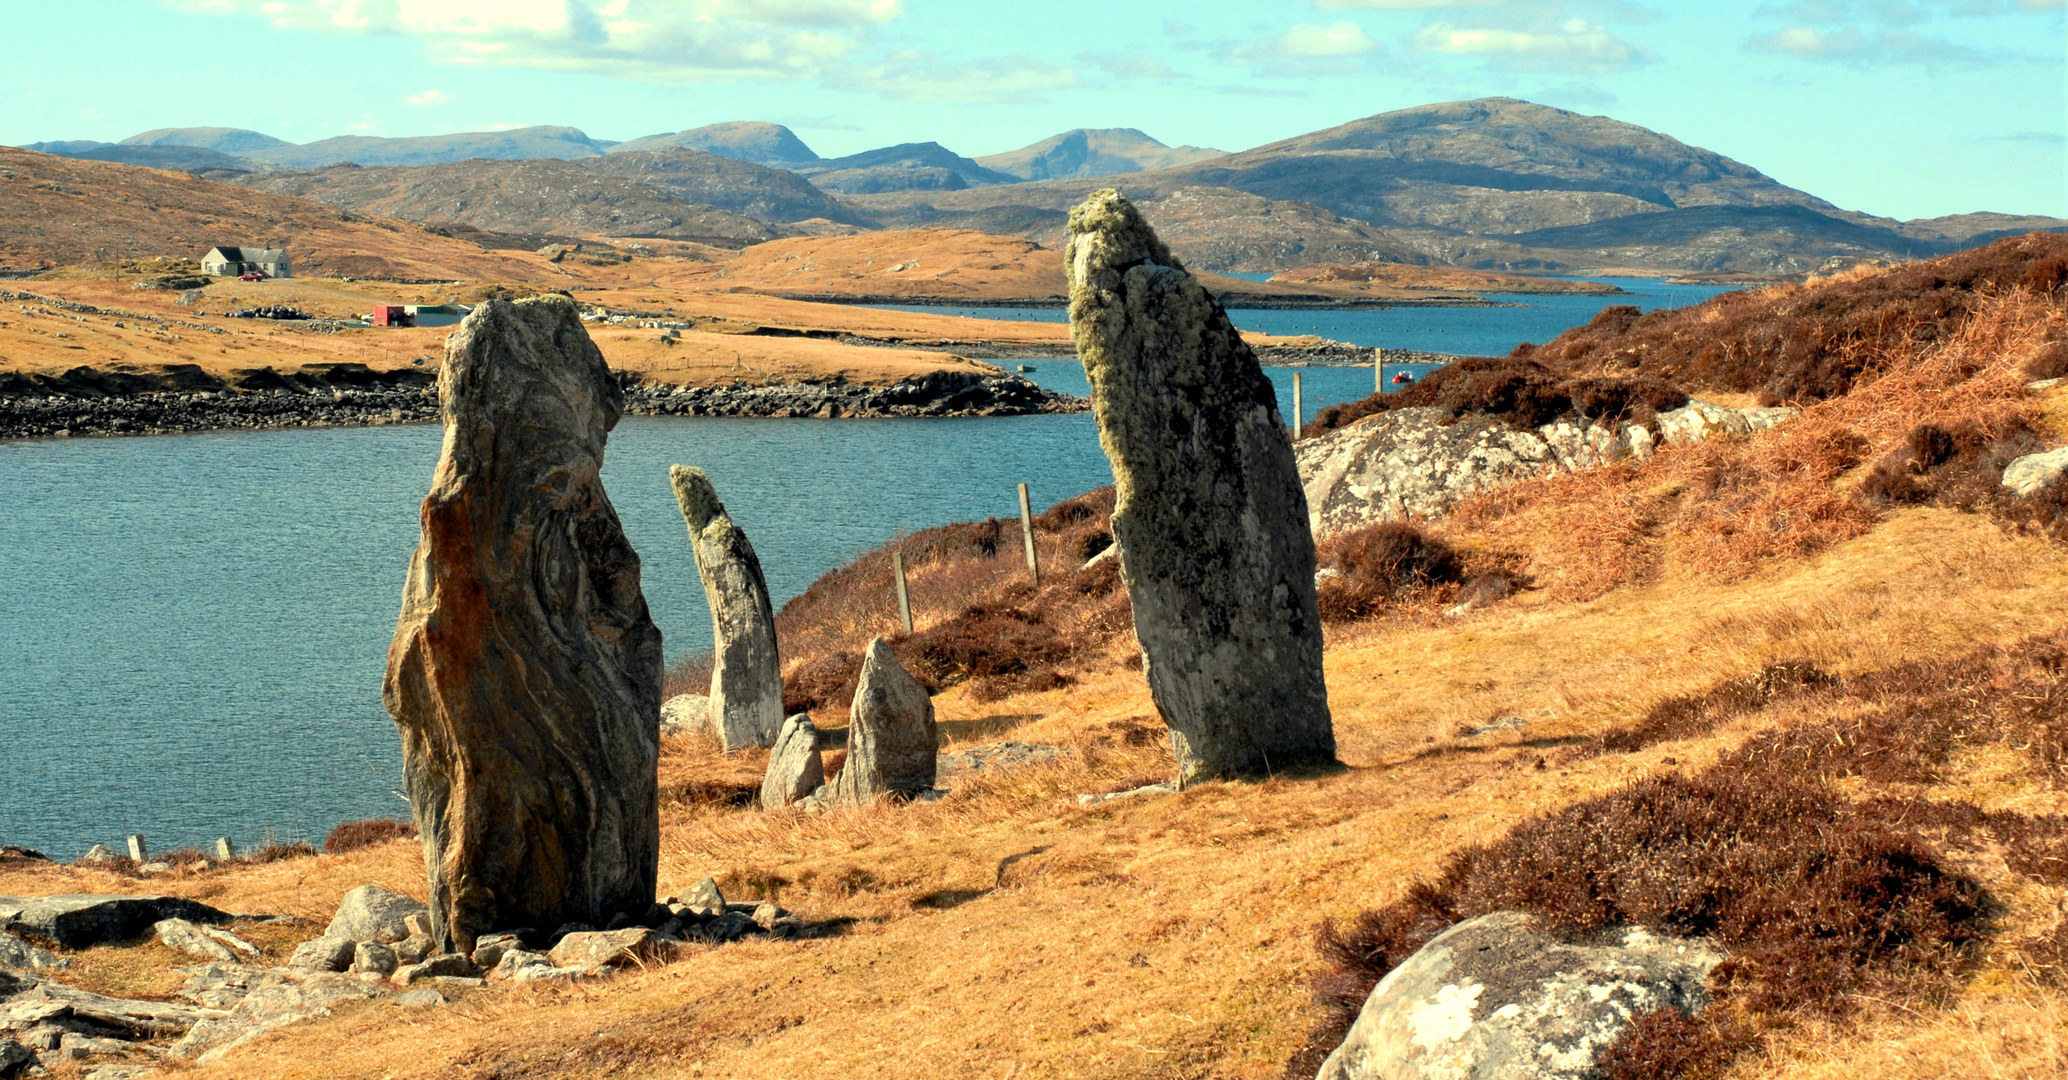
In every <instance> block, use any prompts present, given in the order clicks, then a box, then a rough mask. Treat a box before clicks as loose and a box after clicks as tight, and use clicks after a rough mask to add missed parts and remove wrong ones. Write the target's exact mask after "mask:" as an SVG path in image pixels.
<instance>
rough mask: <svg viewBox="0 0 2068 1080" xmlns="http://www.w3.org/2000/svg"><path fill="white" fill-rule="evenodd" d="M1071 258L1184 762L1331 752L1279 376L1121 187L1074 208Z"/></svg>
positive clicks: (1256, 767)
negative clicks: (1263, 364)
mask: <svg viewBox="0 0 2068 1080" xmlns="http://www.w3.org/2000/svg"><path fill="white" fill-rule="evenodd" d="M1064 266H1065V269H1066V270H1067V272H1068V275H1069V283H1070V333H1071V336H1072V338H1073V339H1074V340H1075V342H1076V344H1077V355H1078V358H1079V359H1080V360H1082V361H1083V363H1084V371H1085V375H1086V377H1087V378H1088V379H1089V380H1090V382H1091V388H1092V412H1093V414H1094V415H1095V416H1096V417H1097V418H1098V424H1099V442H1100V445H1101V446H1103V447H1104V449H1105V451H1106V457H1107V458H1108V459H1109V460H1110V461H1111V462H1112V465H1113V479H1114V484H1115V487H1116V489H1117V491H1116V501H1115V506H1114V511H1113V537H1114V540H1115V542H1116V543H1117V545H1118V546H1119V548H1120V550H1121V554H1120V576H1121V580H1122V581H1123V582H1124V583H1125V584H1126V585H1127V591H1128V598H1129V600H1130V601H1131V602H1132V604H1133V610H1134V623H1135V636H1136V637H1137V638H1138V639H1139V640H1140V641H1141V645H1142V657H1143V660H1144V669H1145V674H1146V675H1147V677H1148V682H1149V693H1150V697H1151V698H1152V699H1153V700H1154V701H1155V702H1156V707H1157V710H1158V711H1159V712H1160V713H1162V715H1163V719H1164V721H1165V722H1166V723H1167V724H1169V725H1170V728H1171V733H1172V735H1171V742H1172V748H1173V749H1174V750H1175V752H1176V754H1177V758H1178V767H1179V779H1180V780H1181V781H1182V782H1186V783H1190V782H1192V781H1194V780H1200V779H1206V778H1210V777H1216V776H1231V775H1258V776H1261V775H1264V774H1267V773H1270V772H1272V771H1274V770H1281V769H1286V768H1292V767H1297V766H1301V765H1317V764H1324V763H1329V762H1333V761H1334V760H1335V752H1336V744H1335V729H1334V725H1333V722H1332V720H1331V718H1330V715H1329V708H1328V687H1327V685H1326V683H1325V682H1324V681H1323V679H1322V670H1321V644H1322V641H1321V617H1320V612H1319V610H1318V608H1317V606H1316V600H1315V592H1314V538H1313V535H1312V533H1311V532H1310V531H1309V527H1308V520H1307V497H1306V495H1305V493H1304V492H1303V490H1302V489H1301V487H1300V476H1299V470H1298V468H1297V466H1296V464H1295V461H1294V457H1293V449H1292V441H1291V439H1290V438H1289V436H1288V433H1287V432H1286V429H1285V423H1284V421H1283V420H1282V419H1281V418H1280V417H1279V415H1278V406H1277V394H1276V392H1275V391H1274V390H1273V389H1272V387H1271V383H1270V381H1269V380H1268V379H1266V378H1265V377H1264V374H1263V371H1262V369H1261V368H1259V367H1258V365H1257V359H1256V356H1255V355H1254V354H1253V353H1252V352H1251V351H1250V348H1249V346H1248V345H1246V344H1244V343H1243V341H1242V336H1241V335H1240V334H1239V333H1237V332H1236V330H1235V328H1234V326H1233V325H1231V324H1230V323H1229V322H1228V316H1227V314H1226V313H1225V312H1223V311H1222V310H1221V306H1220V305H1219V304H1218V303H1216V302H1215V301H1214V299H1213V297H1212V296H1211V295H1209V294H1208V293H1207V291H1206V290H1205V289H1204V288H1203V287H1201V286H1200V284H1199V282H1198V281H1197V280H1196V279H1194V278H1193V277H1192V275H1191V274H1189V273H1187V272H1186V270H1185V268H1184V267H1183V266H1182V265H1180V264H1179V263H1178V261H1177V260H1176V259H1174V258H1172V257H1171V254H1170V250H1169V249H1168V248H1166V247H1165V246H1164V244H1163V242H1162V241H1160V240H1158V239H1157V238H1156V234H1155V233H1154V232H1153V231H1152V230H1151V229H1150V228H1149V225H1148V223H1147V222H1145V221H1144V220H1143V219H1142V216H1141V214H1140V213H1139V212H1137V211H1136V210H1135V208H1134V206H1133V205H1131V204H1130V203H1129V202H1128V201H1127V200H1126V199H1125V198H1122V197H1121V195H1120V193H1119V192H1117V191H1114V190H1112V189H1110V188H1108V189H1105V190H1102V191H1098V192H1094V193H1093V194H1092V195H1091V197H1090V198H1089V199H1087V200H1085V201H1084V202H1083V203H1082V204H1080V205H1078V206H1077V207H1075V208H1073V209H1072V210H1071V211H1070V242H1069V247H1068V250H1067V251H1066V253H1065V255H1064Z"/></svg>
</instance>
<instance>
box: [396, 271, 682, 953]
mask: <svg viewBox="0 0 2068 1080" xmlns="http://www.w3.org/2000/svg"><path fill="white" fill-rule="evenodd" d="M439 394H440V398H441V400H442V402H443V405H442V410H443V413H444V418H445V446H444V451H443V453H442V454H441V456H440V459H439V463H438V470H437V473H436V475H435V477H434V479H433V481H432V488H431V493H430V495H429V496H428V497H427V498H426V499H425V500H424V505H423V513H422V520H423V539H422V541H421V542H420V543H419V545H418V547H417V551H416V555H415V557H414V558H413V559H412V560H411V563H410V568H409V580H408V584H407V587H406V589H405V591H404V595H403V604H402V615H401V618H400V619H399V620H398V623H397V625H396V629H395V639H394V642H393V644H392V645H391V646H390V648H389V652H388V673H387V679H386V681H385V683H384V685H383V687H382V699H383V701H384V702H385V703H386V705H387V707H388V713H389V715H390V716H392V717H394V718H395V722H396V725H397V727H399V728H400V729H401V732H402V743H403V761H404V783H405V787H406V789H407V791H408V793H409V797H410V803H411V806H412V807H413V808H414V811H415V816H416V823H417V827H418V829H420V830H421V832H422V835H423V842H424V860H425V864H426V866H427V868H428V870H429V872H430V880H431V905H430V907H431V917H432V923H433V929H434V936H435V937H436V938H437V939H438V943H439V946H440V947H441V948H444V949H457V950H461V951H469V950H471V949H472V946H473V942H474V939H475V938H476V937H478V936H479V935H481V934H485V933H489V932H491V931H493V930H495V929H497V928H499V927H510V926H557V925H559V924H560V923H562V922H566V921H569V920H575V919H580V920H585V921H589V922H593V923H605V922H608V921H609V920H610V917H611V916H612V915H615V914H618V913H620V912H635V913H643V912H645V911H646V909H647V907H648V906H649V905H651V904H652V903H653V897H654V880H655V876H656V871H657V865H658V860H659V850H660V816H659V802H658V792H657V777H656V767H657V762H658V758H659V749H660V736H659V727H660V706H661V701H660V685H661V635H660V631H659V630H658V629H656V628H655V627H654V624H653V620H652V619H651V618H649V617H648V615H647V608H646V599H645V597H644V596H643V595H642V593H641V592H640V588H639V556H638V554H637V553H636V552H634V551H633V550H632V546H631V544H630V542H628V541H627V540H626V539H625V534H624V530H623V528H622V527H621V526H620V524H619V522H618V516H617V511H616V510H615V509H614V508H613V507H612V506H611V503H610V499H609V497H608V496H607V495H606V494H605V493H604V490H603V483H602V479H601V476H600V470H601V468H602V465H603V450H604V442H605V439H606V437H607V436H608V434H609V432H610V429H611V428H612V427H614V426H616V424H617V421H618V417H619V415H620V412H621V411H622V407H623V401H622V396H621V395H620V393H619V390H618V385H617V382H616V380H615V379H614V378H612V376H611V374H610V371H609V369H608V368H607V367H606V366H605V364H604V361H603V354H602V353H601V352H599V351H598V350H597V348H596V345H595V343H593V342H592V341H590V340H589V336H588V334H587V332H586V331H584V330H583V329H582V324H581V319H580V317H579V315H578V314H577V313H576V311H575V307H574V304H573V303H572V302H571V301H568V300H566V299H564V298H560V297H539V298H535V299H531V300H524V301H519V302H517V303H514V304H512V303H508V302H505V301H490V302H488V303H485V304H482V305H481V306H479V307H477V308H475V309H474V312H473V314H471V315H469V316H467V319H466V321H465V322H463V323H461V324H460V327H459V329H458V330H456V331H454V333H453V334H452V336H451V337H450V338H448V339H447V342H446V359H445V365H444V367H443V369H442V370H441V372H440V376H439Z"/></svg>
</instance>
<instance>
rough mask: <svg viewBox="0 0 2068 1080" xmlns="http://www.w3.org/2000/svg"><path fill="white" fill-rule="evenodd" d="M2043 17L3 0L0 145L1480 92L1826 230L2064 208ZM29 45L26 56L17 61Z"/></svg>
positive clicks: (2043, 11) (2060, 69)
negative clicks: (1789, 197) (1765, 184)
mask: <svg viewBox="0 0 2068 1080" xmlns="http://www.w3.org/2000/svg"><path fill="white" fill-rule="evenodd" d="M2063 3H2064V0H1713V2H1670V3H1669V2H1653V3H1642V2H1637V0H1245V2H1215V0H1189V2H1183V3H1166V2H1160V0H1131V2H1127V3H1116V2H1114V0H1043V2H1041V3H1032V4H1029V3H1019V2H1015V0H0V7H4V9H5V10H6V11H7V13H8V15H9V19H8V21H7V26H8V29H9V31H10V33H11V34H12V35H13V36H14V37H15V40H16V42H17V47H16V48H14V49H11V50H9V52H10V56H9V63H8V65H7V70H6V74H5V75H4V76H0V144H9V145H19V144H23V143H29V142H36V141H42V140H55V139H99V140H104V141H110V142H112V141H116V140H120V139H122V138H125V137H127V136H129V135H133V134H136V133H138V132H141V131H145V130H149V129H152V128H160V127H185V126H224V127H241V128H251V129H254V130H258V131H263V132H266V133H267V134H270V135H274V136H278V137H280V138H283V139H288V140H291V141H294V142H309V141H313V140H316V139H321V138H327V137H330V136H333V135H346V134H358V135H424V134H438V133H444V132H452V131H478V130H486V129H493V128H505V127H520V126H526V125H531V124H564V125H569V126H573V127H578V128H581V129H582V130H583V131H585V132H587V133H588V134H589V135H591V136H593V137H596V138H605V139H619V140H622V139H630V138H636V137H638V136H641V135H650V134H656V133H660V132H670V131H680V130H684V129H688V128H693V127H699V126H702V125H704V124H709V123H715V122H719V121H726V120H766V121H772V122H775V123H780V124H785V125H788V126H789V127H790V128H792V129H793V130H795V131H796V132H797V134H798V135H799V137H801V138H803V139H804V141H805V142H806V143H808V144H809V145H810V146H811V147H812V148H813V149H814V150H817V151H818V152H819V153H820V154H822V155H825V156H829V157H831V156H838V155H842V154H849V153H854V152H857V151H860V150H866V149H870V148H872V147H877V146H884V145H889V144H892V143H900V142H925V141H934V142H939V143H941V144H942V145H944V146H947V147H948V148H950V149H952V150H954V151H956V152H958V153H962V154H966V155H970V156H979V155H983V154H990V153H998V152H1001V151H1005V150H1011V149H1015V148H1017V147H1020V146H1023V145H1026V144H1028V143H1031V142H1035V141H1037V140H1039V139H1042V138H1046V137H1047V136H1050V135H1053V134H1056V133H1058V132H1061V131H1067V130H1069V129H1072V128H1078V127H1092V128H1100V127H1131V128H1138V129H1140V130H1142V131H1145V132H1147V133H1148V134H1150V135H1152V136H1154V137H1155V138H1158V139H1160V140H1162V141H1164V142H1166V143H1170V144H1173V145H1177V144H1191V145H1196V146H1210V147H1215V148H1218V149H1222V150H1243V149H1247V148H1249V147H1252V146H1257V145H1261V144H1264V143H1268V142H1272V141H1275V140H1278V139H1282V138H1287V137H1290V136H1294V135H1299V134H1303V133H1305V132H1309V131H1315V130H1319V129H1322V128H1327V127H1331V126H1334V125H1336V124H1340V123H1344V122H1346V121H1350V120H1354V119H1358V118H1360V117H1364V116H1370V115H1373V114H1375V113H1381V112H1387V111H1390V110H1393V109H1401V108H1408V107H1411V106H1415V105H1422V104H1428V103H1431V102H1437V101H1454V100H1462V99H1467V98H1476V97H1487V96H1497V95H1498V96H1509V97H1520V98H1526V99H1528V100H1531V101H1537V102H1541V103H1544V104H1547V105H1554V106H1557V107H1560V108H1565V109H1571V110H1573V111H1576V112H1582V113H1588V114H1592V115H1602V116H1608V117H1613V118H1615V119H1617V120H1622V121H1626V122H1629V123H1633V124H1638V125H1641V126H1643V127H1647V128H1651V129H1653V130H1655V131H1659V132H1662V133H1664V134H1667V135H1670V136H1672V137H1674V138H1676V139H1679V140H1680V141H1682V142H1684V143H1688V144H1691V145H1695V146H1700V147H1703V148H1705V149H1709V150H1713V151H1716V152H1718V153H1721V154H1724V155H1726V156H1728V157H1732V158H1735V159H1737V160H1738V161H1741V162H1744V163H1745V164H1748V165H1751V166H1752V167H1754V168H1757V169H1759V170H1761V171H1762V172H1765V173H1766V174H1767V175H1769V176H1772V177H1774V178H1775V179H1777V180H1779V181H1781V182H1782V183H1785V184H1788V185H1791V186H1793V187H1797V188H1801V189H1803V190H1806V191H1809V192H1811V193H1812V194H1815V195H1818V196H1821V197H1823V198H1826V199H1829V200H1830V201H1832V202H1834V203H1836V204H1838V205H1839V206H1842V207H1845V208H1847V209H1851V210H1860V211H1865V212H1867V213H1872V214H1880V215H1885V216H1889V217H1896V218H1904V219H1909V218H1921V217H1935V216H1939V215H1942V214H1955V213H1965V212H1970V211H1976V210H1995V211H2001V212H2006V213H2024V214H2049V215H2054V216H2062V217H2068V13H2064V10H2063ZM25 45H26V46H27V47H24V46H25Z"/></svg>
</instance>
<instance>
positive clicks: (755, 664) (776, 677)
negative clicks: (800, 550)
mask: <svg viewBox="0 0 2068 1080" xmlns="http://www.w3.org/2000/svg"><path fill="white" fill-rule="evenodd" d="M668 479H669V480H670V481H671V482H672V483H673V484H674V485H675V501H676V503H677V504H678V505H680V506H681V507H682V519H683V520H684V521H686V522H688V523H689V539H690V545H691V547H692V548H694V549H695V551H696V557H697V574H698V576H700V577H702V578H703V579H704V597H705V598H706V599H708V600H709V601H710V603H711V636H712V639H713V648H714V649H715V651H716V664H715V666H713V667H712V669H711V705H710V709H711V725H712V727H714V728H715V729H716V730H717V732H718V741H719V743H720V744H721V745H723V746H724V748H725V749H726V751H727V752H731V751H733V750H738V749H740V748H742V747H747V746H767V745H769V744H771V743H773V742H775V737H776V731H777V729H779V728H780V727H781V726H782V723H783V676H782V670H781V668H780V667H779V666H778V662H777V658H776V636H775V610H774V608H773V607H772V606H771V605H770V604H769V602H768V583H767V582H766V581H764V580H763V579H762V577H761V560H760V559H758V558H756V557H755V555H754V545H752V544H750V543H748V542H747V534H746V533H745V532H743V531H741V529H740V527H739V526H737V525H735V524H733V523H732V517H731V515H729V514H727V513H726V512H725V504H724V503H722V502H719V501H718V491H717V489H715V488H713V487H712V486H711V478H710V477H708V476H706V475H704V470H702V469H697V468H692V467H690V466H687V465H677V466H674V467H673V468H670V469H669V470H668Z"/></svg>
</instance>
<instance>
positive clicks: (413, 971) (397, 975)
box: [389, 953, 481, 986]
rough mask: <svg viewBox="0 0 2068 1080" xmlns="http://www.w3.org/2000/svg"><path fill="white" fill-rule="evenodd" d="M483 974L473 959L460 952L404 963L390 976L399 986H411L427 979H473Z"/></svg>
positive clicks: (440, 954)
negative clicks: (418, 961)
mask: <svg viewBox="0 0 2068 1080" xmlns="http://www.w3.org/2000/svg"><path fill="white" fill-rule="evenodd" d="M480 975H481V969H480V968H477V967H475V966H474V962H473V961H472V960H469V959H467V958H466V957H465V956H462V955H460V954H459V953H439V954H438V955H437V956H433V957H430V958H429V959H426V960H424V961H423V962H421V963H416V964H404V965H403V966H401V967H398V968H396V969H395V972H394V974H393V975H391V976H389V977H390V978H391V979H392V980H393V981H394V982H395V985H397V986H411V985H414V984H416V983H420V982H423V981H424V980H425V979H445V978H455V979H473V978H478V977H479V976H480Z"/></svg>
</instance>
